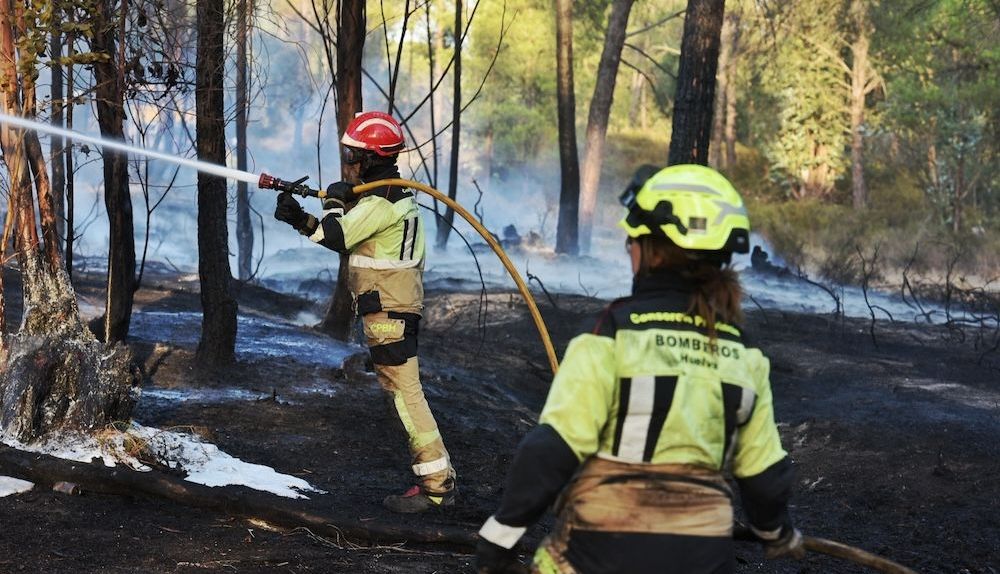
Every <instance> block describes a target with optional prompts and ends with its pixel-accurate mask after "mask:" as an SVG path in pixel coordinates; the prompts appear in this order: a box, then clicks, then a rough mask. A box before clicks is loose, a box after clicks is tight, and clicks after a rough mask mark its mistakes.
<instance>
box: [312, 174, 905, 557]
mask: <svg viewBox="0 0 1000 574" xmlns="http://www.w3.org/2000/svg"><path fill="white" fill-rule="evenodd" d="M385 185H395V186H398V187H407V188H411V189H417V190H420V191H422V192H424V193H426V194H428V195H430V196H431V197H434V198H435V199H437V200H438V201H440V202H442V203H444V204H445V205H447V206H448V207H451V208H452V209H453V210H454V211H455V213H457V214H459V215H461V216H462V217H463V218H464V219H465V220H466V221H468V222H469V225H471V226H472V227H473V228H474V229H475V230H476V231H477V232H479V235H481V236H482V237H483V239H484V240H485V241H486V243H487V244H488V245H489V246H490V248H491V249H493V252H494V253H496V255H497V257H498V258H499V259H500V262H501V263H503V266H504V268H506V269H507V272H508V273H509V274H510V277H511V279H513V280H514V283H515V284H516V285H517V288H518V290H519V291H520V292H521V296H522V297H524V301H525V303H527V305H528V310H529V311H530V312H531V318H532V319H533V320H534V321H535V327H536V328H537V329H538V334H539V336H540V337H541V339H542V344H543V345H544V346H545V352H546V354H548V357H549V364H550V365H551V367H552V373H553V374H555V373H556V371H557V370H558V369H559V361H558V360H557V359H556V352H555V349H554V348H553V347H552V340H551V339H550V338H549V331H548V329H547V328H546V327H545V322H544V321H543V320H542V315H541V313H539V311H538V305H536V304H535V298H534V297H533V296H532V295H531V292H530V291H528V286H527V285H526V284H525V283H524V280H523V279H521V275H520V274H519V273H518V272H517V269H515V268H514V264H513V263H511V261H510V259H509V258H508V257H507V254H506V253H504V250H503V248H502V247H500V244H499V243H497V241H496V239H494V238H493V236H492V235H491V234H490V232H489V231H487V230H486V228H485V227H483V226H482V225H481V224H480V223H479V222H478V221H476V219H475V218H474V217H473V216H472V214H470V213H469V212H468V211H466V210H465V208H463V207H462V206H461V205H459V204H458V202H456V201H455V200H453V199H451V198H450V197H448V196H447V195H445V194H443V193H441V192H440V191H438V190H436V189H434V188H433V187H430V186H429V185H424V184H422V183H420V182H417V181H411V180H408V179H380V180H378V181H373V182H370V183H365V184H362V185H359V186H356V187H355V188H354V189H353V191H354V193H355V194H361V193H364V192H366V191H370V190H372V189H375V188H377V187H381V186H385ZM313 193H315V196H316V197H319V198H321V199H322V198H325V197H326V192H325V191H323V190H317V191H316V192H313V191H312V190H310V192H309V194H310V195H312V194H313ZM733 534H734V536H733V537H734V538H735V539H736V540H746V541H749V540H757V538H756V536H754V535H753V534H752V533H751V532H750V530H749V528H746V527H745V526H743V525H741V524H738V525H737V526H736V528H735V529H734V532H733ZM803 544H804V546H805V548H806V550H808V551H810V552H815V553H820V554H826V555H828V556H835V557H838V558H843V559H845V560H849V561H851V562H854V563H855V564H859V565H861V566H867V567H869V568H872V569H874V570H877V571H879V572H885V573H887V574H917V572H916V571H915V570H911V569H910V568H907V567H906V566H903V565H901V564H897V563H896V562H893V561H891V560H888V559H886V558H883V557H881V556H878V555H875V554H872V553H870V552H867V551H865V550H862V549H860V548H855V547H853V546H848V545H847V544H843V543H841V542H835V541H833V540H827V539H825V538H814V537H812V536H806V537H804V541H803Z"/></svg>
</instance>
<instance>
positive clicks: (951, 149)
mask: <svg viewBox="0 0 1000 574" xmlns="http://www.w3.org/2000/svg"><path fill="white" fill-rule="evenodd" d="M998 9H1000V8H998V7H997V6H996V4H995V3H990V2H987V1H985V0H940V1H938V2H934V3H915V2H900V3H899V4H898V5H894V10H892V11H889V13H888V14H887V15H886V18H887V19H891V20H892V21H894V22H896V21H898V22H899V23H900V24H902V25H901V26H900V28H902V29H897V30H895V31H894V33H895V35H890V36H889V37H888V38H887V39H886V40H885V42H884V48H883V49H884V52H885V53H886V54H887V56H888V57H889V58H891V61H892V62H893V67H892V75H891V77H890V81H891V84H890V86H891V91H890V94H891V97H890V99H888V100H887V101H886V103H885V115H886V117H887V121H888V123H889V125H888V126H887V127H888V128H890V129H892V130H893V132H894V133H895V134H897V137H898V138H899V140H900V142H901V147H902V153H903V154H904V155H905V157H906V158H907V160H908V162H909V163H910V165H911V166H913V167H915V168H916V169H915V171H916V173H917V174H918V177H919V182H920V185H921V186H922V187H923V190H924V192H925V193H926V195H927V198H928V200H929V201H930V202H931V203H932V204H933V205H934V206H935V207H936V211H937V215H938V218H939V221H940V222H941V223H943V224H946V225H948V226H949V227H951V228H952V229H953V230H955V231H959V230H962V229H967V228H972V227H977V226H979V227H981V226H983V225H991V224H992V225H995V224H996V223H997V222H998V221H1000V191H998V185H997V184H998V183H1000V180H998V175H997V174H998V171H1000V169H998V168H1000V161H998V158H1000V131H998V118H997V101H998V100H997V96H998V93H1000V79H998V74H997V69H998V68H1000V47H998V45H997V42H996V40H995V38H996V37H997V34H998V33H1000V26H998V19H1000V14H998ZM904 14H906V15H907V16H909V17H908V18H907V19H906V20H905V21H903V20H901V18H902V16H903V15H904Z"/></svg>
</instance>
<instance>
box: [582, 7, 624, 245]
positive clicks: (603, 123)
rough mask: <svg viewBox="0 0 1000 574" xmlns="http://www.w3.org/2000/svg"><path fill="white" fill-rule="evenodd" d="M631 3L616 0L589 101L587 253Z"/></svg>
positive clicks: (584, 226) (584, 222)
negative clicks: (595, 81) (595, 82)
mask: <svg viewBox="0 0 1000 574" xmlns="http://www.w3.org/2000/svg"><path fill="white" fill-rule="evenodd" d="M633 2H634V0H615V2H614V4H612V6H611V16H610V17H609V19H608V32H607V35H606V36H605V39H604V50H603V51H602V52H601V62H600V63H599V64H598V66H597V84H596V85H595V86H594V97H593V98H591V100H590V114H589V115H588V116H587V142H586V146H587V147H586V152H585V153H584V161H583V176H582V179H581V182H580V251H582V252H583V253H588V252H590V237H591V232H592V230H593V226H594V208H595V207H596V206H597V190H598V189H599V188H600V185H601V165H602V164H603V163H604V143H605V138H606V136H607V133H608V117H609V116H610V115H611V104H612V102H613V101H614V96H615V80H616V79H617V78H618V64H619V63H620V62H621V55H622V47H623V46H624V45H625V28H626V27H627V26H628V17H629V13H630V12H631V11H632V4H633Z"/></svg>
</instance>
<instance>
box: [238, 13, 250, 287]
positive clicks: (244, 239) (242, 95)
mask: <svg viewBox="0 0 1000 574" xmlns="http://www.w3.org/2000/svg"><path fill="white" fill-rule="evenodd" d="M252 11H253V1H252V0H239V4H238V6H237V8H236V169H239V170H241V171H246V170H247V99H248V97H249V94H248V93H247V35H248V33H249V30H250V12H252ZM236 245H237V250H238V259H237V261H238V264H237V268H238V273H239V278H240V280H241V281H247V280H249V279H250V276H251V275H252V274H253V271H252V269H251V267H252V264H253V222H252V221H251V220H250V194H249V191H248V189H247V182H245V181H240V182H238V183H237V184H236Z"/></svg>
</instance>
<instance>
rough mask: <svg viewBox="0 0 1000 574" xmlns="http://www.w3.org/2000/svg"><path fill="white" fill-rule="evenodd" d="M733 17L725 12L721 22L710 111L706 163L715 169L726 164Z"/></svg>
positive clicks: (721, 167)
mask: <svg viewBox="0 0 1000 574" xmlns="http://www.w3.org/2000/svg"><path fill="white" fill-rule="evenodd" d="M734 28H735V25H734V17H733V16H731V15H729V14H727V15H726V17H725V19H724V20H723V23H722V40H721V45H720V48H719V71H718V74H717V75H716V86H715V88H716V89H715V110H714V111H713V112H712V113H713V117H712V143H711V146H710V147H709V149H708V165H710V166H711V167H713V168H715V169H724V168H726V167H727V165H726V159H727V158H726V155H725V154H724V153H723V152H725V148H724V147H723V143H724V138H725V134H726V119H727V118H728V116H727V114H726V110H727V109H728V104H727V102H726V97H727V96H728V95H729V83H730V81H731V79H730V76H729V74H730V60H731V59H732V54H733V38H734V36H735V29H734Z"/></svg>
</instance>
